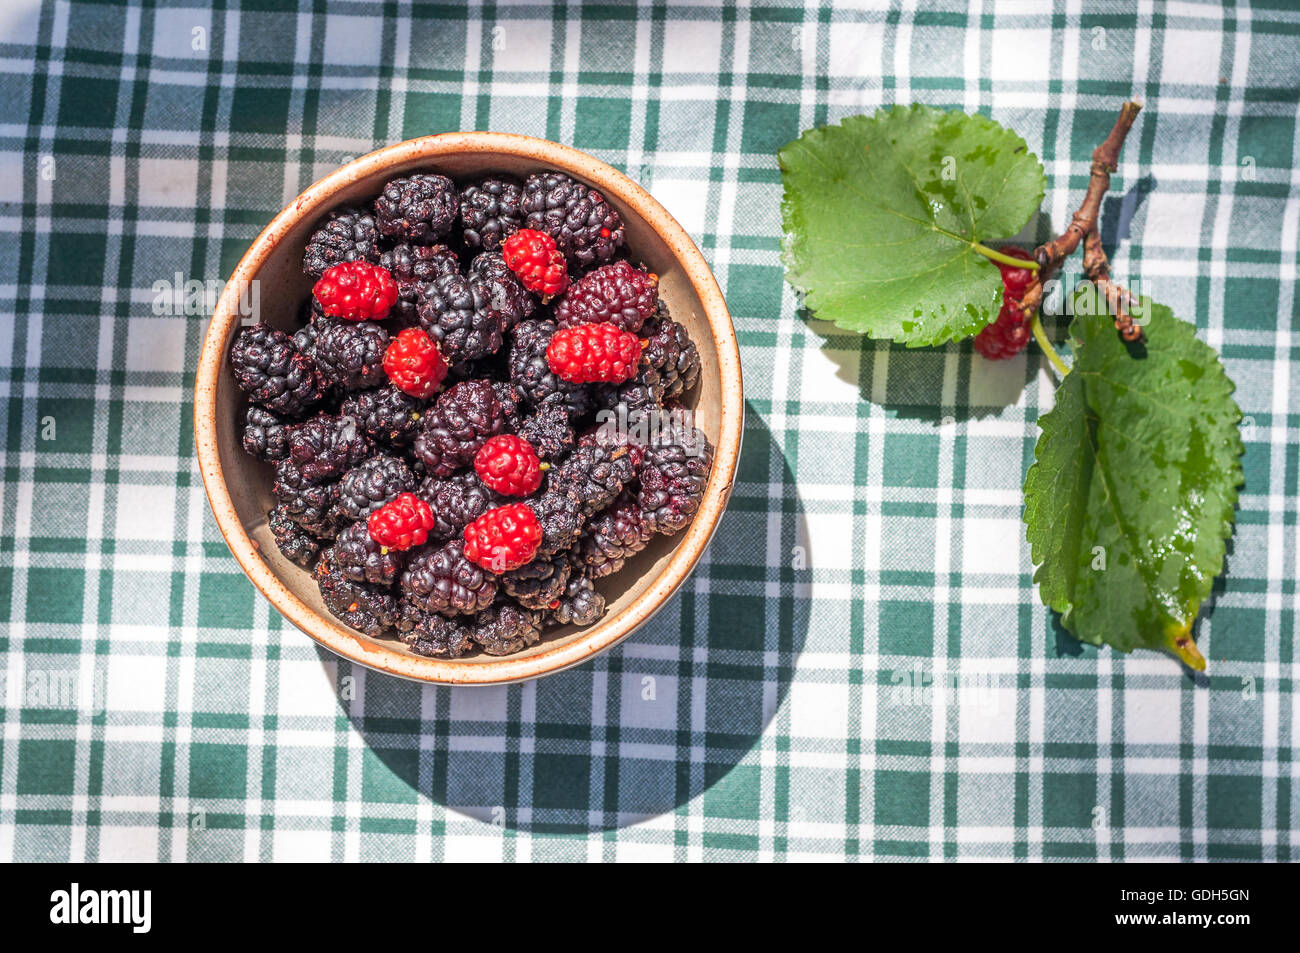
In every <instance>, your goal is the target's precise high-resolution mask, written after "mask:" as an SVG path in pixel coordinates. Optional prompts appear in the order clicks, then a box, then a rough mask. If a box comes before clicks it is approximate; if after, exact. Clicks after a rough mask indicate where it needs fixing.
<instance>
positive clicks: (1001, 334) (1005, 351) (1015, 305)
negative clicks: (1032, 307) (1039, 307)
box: [975, 245, 1034, 361]
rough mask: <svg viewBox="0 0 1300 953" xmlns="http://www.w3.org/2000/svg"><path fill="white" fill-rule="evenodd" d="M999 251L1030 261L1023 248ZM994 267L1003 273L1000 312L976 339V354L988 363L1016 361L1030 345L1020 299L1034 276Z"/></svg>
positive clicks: (1026, 321)
mask: <svg viewBox="0 0 1300 953" xmlns="http://www.w3.org/2000/svg"><path fill="white" fill-rule="evenodd" d="M998 251H1000V252H1002V254H1004V255H1009V256H1010V257H1012V258H1019V259H1021V260H1023V261H1030V260H1032V258H1033V256H1032V255H1030V254H1029V252H1027V251H1025V250H1024V249H1023V248H1016V247H1015V246H1013V245H1008V246H1006V247H1004V248H999V249H998ZM997 266H998V271H1000V272H1001V273H1002V309H1001V310H1000V311H999V312H998V318H997V320H996V321H994V322H993V323H992V324H990V325H988V326H987V327H986V328H984V330H983V331H981V332H980V333H979V334H977V335H976V336H975V350H977V351H979V352H980V353H981V354H983V355H984V356H985V357H987V358H988V359H989V360H991V361H998V360H1002V359H1004V358H1008V357H1015V356H1016V355H1017V354H1019V353H1020V352H1021V351H1023V350H1024V349H1025V346H1026V345H1027V344H1028V343H1029V335H1030V329H1029V318H1028V316H1026V314H1025V313H1024V311H1023V310H1021V307H1020V299H1021V297H1022V296H1023V295H1024V293H1025V290H1026V289H1027V288H1028V287H1029V285H1030V282H1032V281H1033V280H1034V273H1033V272H1032V271H1030V270H1029V269H1028V268H1014V267H1012V266H1011V265H1004V264H1003V263H1002V262H997Z"/></svg>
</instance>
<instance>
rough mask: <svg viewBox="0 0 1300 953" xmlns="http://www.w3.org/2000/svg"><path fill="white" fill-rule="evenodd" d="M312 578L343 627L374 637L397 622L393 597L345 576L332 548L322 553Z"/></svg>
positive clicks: (395, 601)
mask: <svg viewBox="0 0 1300 953" xmlns="http://www.w3.org/2000/svg"><path fill="white" fill-rule="evenodd" d="M313 575H314V576H315V578H316V585H317V586H318V587H319V588H320V595H321V599H322V600H323V601H324V603H325V607H326V608H327V609H329V611H330V612H331V613H333V614H334V615H335V616H336V617H337V618H338V619H340V620H341V621H342V622H343V623H344V624H346V625H348V626H351V627H352V628H354V629H356V630H358V631H360V632H364V633H365V634H366V635H371V636H376V635H379V634H381V633H382V632H383V630H384V629H386V628H390V627H391V626H393V625H394V624H395V623H396V622H397V600H396V599H394V598H393V596H392V594H391V593H388V592H385V591H383V590H381V589H375V588H373V587H371V586H369V585H367V584H366V583H363V582H354V581H352V580H351V579H348V578H347V577H346V576H344V575H343V573H342V572H341V571H340V570H339V568H338V565H337V563H336V562H335V559H334V549H333V547H331V548H329V549H327V550H325V552H323V553H321V557H320V561H319V562H317V563H316V569H315V571H314V573H313Z"/></svg>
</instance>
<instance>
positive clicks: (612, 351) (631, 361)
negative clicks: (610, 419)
mask: <svg viewBox="0 0 1300 953" xmlns="http://www.w3.org/2000/svg"><path fill="white" fill-rule="evenodd" d="M640 360H641V339H640V338H638V337H637V336H636V335H635V334H633V333H632V332H631V331H621V330H619V329H618V328H617V327H616V326H615V325H613V324H609V323H606V322H602V323H600V324H580V325H578V326H577V327H573V328H561V329H560V330H558V331H556V332H555V334H554V335H553V336H552V337H551V343H550V344H548V345H547V346H546V362H547V364H549V365H550V368H551V370H552V371H553V372H554V373H555V374H556V376H558V377H561V378H563V379H564V380H566V381H570V382H572V383H574V384H590V383H594V382H597V381H603V382H606V383H619V382H621V381H625V380H627V379H628V378H630V377H632V375H634V374H635V373H636V366H637V363H638V362H639V361H640Z"/></svg>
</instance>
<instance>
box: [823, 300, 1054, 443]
mask: <svg viewBox="0 0 1300 953" xmlns="http://www.w3.org/2000/svg"><path fill="white" fill-rule="evenodd" d="M798 314H799V317H800V319H801V320H802V321H803V323H804V327H805V328H806V329H807V330H808V332H809V333H811V334H812V335H813V336H815V337H817V338H820V339H821V344H820V348H821V352H822V353H823V354H824V355H826V357H827V358H829V359H830V361H831V362H832V363H833V364H834V365H835V376H836V377H838V378H839V379H840V380H842V381H844V382H846V383H849V384H852V385H854V386H856V387H857V388H858V394H859V396H860V398H861V399H862V400H863V401H866V402H868V403H873V404H877V405H879V406H881V407H883V408H885V409H886V411H887V412H888V413H890V414H891V415H893V416H897V417H903V418H907V419H910V420H919V421H923V422H926V423H930V424H933V425H934V426H936V427H937V426H939V425H941V424H942V423H944V422H945V421H956V422H964V421H968V420H977V419H981V418H984V417H992V416H996V415H997V414H1000V413H1002V412H1003V411H1004V410H1005V409H1006V408H1008V407H1012V406H1014V405H1015V404H1017V403H1018V402H1019V401H1020V398H1021V395H1022V394H1023V392H1024V389H1025V387H1026V386H1027V385H1028V384H1030V383H1031V382H1032V381H1033V379H1034V377H1035V375H1036V374H1037V373H1038V370H1039V368H1040V366H1041V363H1042V360H1041V354H1039V353H1038V352H1037V351H1029V350H1026V351H1024V352H1022V353H1021V354H1019V355H1017V356H1016V357H1014V358H1011V359H1010V360H1006V361H986V360H984V359H982V358H980V359H978V360H977V359H976V358H977V355H976V353H975V350H974V348H973V347H972V346H971V343H970V341H961V342H957V343H953V342H949V343H948V344H945V345H943V346H942V347H925V348H909V347H905V346H903V345H901V344H895V343H893V342H892V341H881V340H875V339H872V338H869V337H867V336H866V335H863V334H858V333H856V332H853V331H844V330H842V329H840V328H838V327H836V326H835V325H833V324H831V323H830V322H829V321H822V320H820V319H818V318H817V317H816V315H815V314H813V313H812V312H811V311H808V310H806V309H801V310H800V311H799V312H798Z"/></svg>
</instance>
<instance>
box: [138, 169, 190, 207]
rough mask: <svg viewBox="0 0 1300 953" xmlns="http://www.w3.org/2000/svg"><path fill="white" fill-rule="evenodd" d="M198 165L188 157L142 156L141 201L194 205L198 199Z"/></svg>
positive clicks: (179, 205) (143, 202)
mask: <svg viewBox="0 0 1300 953" xmlns="http://www.w3.org/2000/svg"><path fill="white" fill-rule="evenodd" d="M198 194H199V166H198V163H197V162H191V161H189V160H188V159H141V160H140V195H139V204H141V205H167V206H173V207H177V208H193V207H194V205H195V203H196V202H197V201H198Z"/></svg>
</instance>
